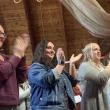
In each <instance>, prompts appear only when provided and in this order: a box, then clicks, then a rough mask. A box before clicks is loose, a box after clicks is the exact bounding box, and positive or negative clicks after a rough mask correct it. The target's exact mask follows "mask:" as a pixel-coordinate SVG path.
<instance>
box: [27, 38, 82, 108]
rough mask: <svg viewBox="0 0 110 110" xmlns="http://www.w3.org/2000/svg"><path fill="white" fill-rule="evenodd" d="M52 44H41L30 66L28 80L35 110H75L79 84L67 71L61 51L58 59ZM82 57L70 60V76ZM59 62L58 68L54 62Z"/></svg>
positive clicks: (57, 53)
mask: <svg viewBox="0 0 110 110" xmlns="http://www.w3.org/2000/svg"><path fill="white" fill-rule="evenodd" d="M54 49H55V47H54V44H53V43H52V42H49V41H46V40H42V41H41V42H40V43H39V44H38V45H37V47H36V49H35V52H34V58H33V63H32V65H31V66H30V69H29V73H28V80H29V84H30V86H31V109H32V110H74V108H75V100H74V93H73V88H72V86H75V85H76V83H77V80H75V79H74V73H71V74H73V77H72V76H71V75H70V74H69V73H67V72H66V71H64V67H65V55H64V51H63V50H62V48H58V49H57V52H56V56H55V50H54ZM81 56H82V55H78V56H76V57H74V55H72V56H71V58H70V66H71V68H70V70H69V71H70V72H73V71H74V70H71V69H74V68H73V65H74V63H75V62H76V61H77V60H79V59H80V57H81ZM54 57H55V59H56V60H57V64H56V63H55V62H54V61H53V59H54Z"/></svg>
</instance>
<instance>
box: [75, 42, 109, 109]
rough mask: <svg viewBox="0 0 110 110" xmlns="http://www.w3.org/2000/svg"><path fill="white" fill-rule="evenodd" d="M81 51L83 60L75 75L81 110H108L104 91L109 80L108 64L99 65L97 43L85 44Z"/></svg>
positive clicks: (99, 52) (99, 56)
mask: <svg viewBox="0 0 110 110" xmlns="http://www.w3.org/2000/svg"><path fill="white" fill-rule="evenodd" d="M82 51H83V54H84V60H83V62H82V63H81V64H80V66H79V70H78V74H77V75H78V80H79V81H80V83H79V84H80V87H81V92H82V100H81V110H110V107H109V105H110V104H109V102H108V99H107V93H106V91H105V87H106V84H107V83H108V80H109V78H110V62H109V63H108V65H107V66H104V65H103V64H102V63H101V51H100V46H99V45H98V44H97V43H89V44H87V45H86V46H85V47H84V49H83V50H82ZM109 88H110V87H109ZM108 97H110V95H109V96H108ZM109 100H110V98H109Z"/></svg>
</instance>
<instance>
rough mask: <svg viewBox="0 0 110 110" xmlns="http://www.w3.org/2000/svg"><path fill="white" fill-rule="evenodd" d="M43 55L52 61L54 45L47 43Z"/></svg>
mask: <svg viewBox="0 0 110 110" xmlns="http://www.w3.org/2000/svg"><path fill="white" fill-rule="evenodd" d="M44 54H45V56H46V58H47V59H48V60H52V59H53V58H54V56H55V50H54V44H53V43H52V42H48V44H47V47H46V49H45V53H44Z"/></svg>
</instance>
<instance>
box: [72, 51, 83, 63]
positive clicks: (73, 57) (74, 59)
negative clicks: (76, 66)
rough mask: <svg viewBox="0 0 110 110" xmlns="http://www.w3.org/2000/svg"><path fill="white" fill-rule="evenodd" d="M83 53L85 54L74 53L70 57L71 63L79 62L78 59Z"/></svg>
mask: <svg viewBox="0 0 110 110" xmlns="http://www.w3.org/2000/svg"><path fill="white" fill-rule="evenodd" d="M82 55H83V54H82V53H80V54H78V55H77V56H74V54H72V56H71V57H70V64H73V63H75V62H77V61H78V60H80V58H81V57H82Z"/></svg>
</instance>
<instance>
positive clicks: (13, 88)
mask: <svg viewBox="0 0 110 110" xmlns="http://www.w3.org/2000/svg"><path fill="white" fill-rule="evenodd" d="M2 56H3V57H4V59H5V60H4V61H0V105H2V106H4V105H7V106H8V105H12V106H13V105H18V103H19V93H18V92H19V90H18V85H19V83H22V82H24V81H25V80H26V67H25V66H24V65H25V58H23V59H22V60H21V59H20V58H18V57H16V56H11V57H8V56H6V55H2Z"/></svg>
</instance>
